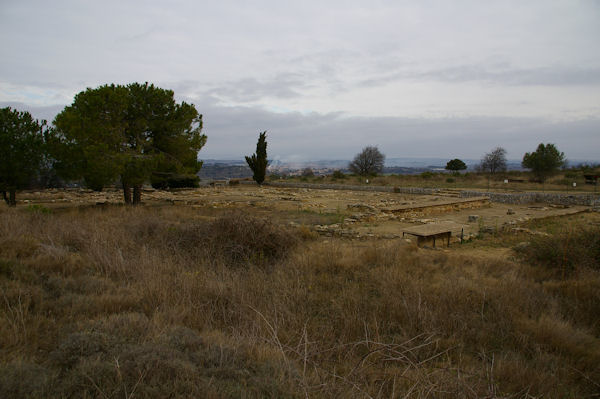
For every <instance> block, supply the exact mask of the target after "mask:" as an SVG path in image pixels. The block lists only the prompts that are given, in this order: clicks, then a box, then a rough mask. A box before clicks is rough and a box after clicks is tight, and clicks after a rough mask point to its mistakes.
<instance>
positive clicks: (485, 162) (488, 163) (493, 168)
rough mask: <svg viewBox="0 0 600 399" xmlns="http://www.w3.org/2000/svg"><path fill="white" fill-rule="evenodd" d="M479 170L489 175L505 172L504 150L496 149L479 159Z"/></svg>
mask: <svg viewBox="0 0 600 399" xmlns="http://www.w3.org/2000/svg"><path fill="white" fill-rule="evenodd" d="M479 169H480V170H481V171H482V172H487V173H489V174H490V175H493V174H494V173H497V172H504V171H505V170H506V150H505V149H504V148H502V147H496V148H494V149H493V150H492V152H489V153H487V154H485V155H484V156H483V158H482V159H481V163H480V164H479Z"/></svg>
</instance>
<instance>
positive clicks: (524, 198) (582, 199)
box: [249, 182, 600, 207]
mask: <svg viewBox="0 0 600 399" xmlns="http://www.w3.org/2000/svg"><path fill="white" fill-rule="evenodd" d="M249 183H250V184H254V182H249ZM267 184H268V185H269V186H273V187H288V188H310V189H316V190H351V191H380V192H387V193H394V192H395V193H401V194H416V195H436V194H440V193H442V192H444V191H445V190H444V189H439V188H421V187H392V186H363V185H361V186H357V185H349V184H311V183H290V182H269V183H267ZM459 194H460V197H461V198H470V197H481V196H485V197H489V198H490V201H492V202H500V203H503V204H532V203H536V202H541V203H547V204H556V205H583V206H592V207H600V194H596V195H595V194H560V193H534V192H525V193H494V192H481V191H469V190H463V191H460V192H459Z"/></svg>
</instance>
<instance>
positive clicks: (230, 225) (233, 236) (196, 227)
mask: <svg viewBox="0 0 600 399" xmlns="http://www.w3.org/2000/svg"><path fill="white" fill-rule="evenodd" d="M170 240H171V242H172V243H174V244H175V245H174V246H175V248H176V250H177V251H189V252H192V253H193V252H195V251H197V250H198V249H200V250H202V251H203V252H205V253H208V254H209V255H210V256H211V259H215V260H218V259H223V260H225V261H226V262H227V264H228V265H230V266H236V267H239V266H244V265H248V264H254V265H259V266H265V265H269V264H272V263H273V262H274V261H277V260H280V259H282V258H284V257H285V256H286V255H287V254H288V253H289V252H290V250H291V249H292V248H294V247H295V246H296V244H297V243H298V238H297V237H296V236H295V235H294V234H293V233H292V232H291V231H288V230H286V229H284V228H282V227H279V226H277V225H275V224H273V223H272V222H270V221H269V220H267V219H259V218H255V217H249V216H244V215H242V214H239V213H236V214H232V215H229V216H224V217H220V218H217V219H215V220H213V221H211V222H208V223H194V224H190V225H187V226H183V227H179V228H175V229H173V230H171V231H170Z"/></svg>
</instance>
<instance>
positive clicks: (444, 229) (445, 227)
mask: <svg viewBox="0 0 600 399" xmlns="http://www.w3.org/2000/svg"><path fill="white" fill-rule="evenodd" d="M453 228H456V225H454V224H452V225H450V224H447V223H431V224H423V225H420V226H415V227H408V228H405V229H403V230H402V237H404V235H405V234H410V235H413V236H416V237H417V245H419V246H422V245H424V244H425V243H427V242H429V241H433V246H434V247H435V241H436V239H437V240H442V242H444V241H445V242H447V246H450V237H451V236H452V229H453Z"/></svg>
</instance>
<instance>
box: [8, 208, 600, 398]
mask: <svg viewBox="0 0 600 399" xmlns="http://www.w3.org/2000/svg"><path fill="white" fill-rule="evenodd" d="M257 215H258V214H255V215H254V216H253V214H249V213H248V212H245V213H237V212H233V213H232V212H231V210H220V209H203V208H191V207H184V206H164V207H139V208H126V207H118V206H114V207H113V206H104V207H96V208H93V207H92V208H86V209H77V208H75V209H73V210H66V211H64V210H63V211H60V212H58V211H55V212H50V211H45V208H43V207H37V208H22V209H17V210H14V209H11V210H9V209H7V208H2V209H1V210H0V219H1V223H0V291H1V292H2V298H0V397H3V398H13V397H14V398H27V397H31V398H43V397H47V398H57V397H78V398H80V397H88V398H92V397H94V398H96V397H97V398H134V397H152V398H154V397H155V398H163V397H257V398H258V397H273V398H281V397H290V398H291V397H330V398H340V397H357V398H377V397H380V398H384V397H385V398H456V397H462V398H481V397H487V398H542V397H543V398H583V397H598V396H599V393H600V382H599V381H600V319H599V318H598V315H600V264H599V262H600V242H599V237H600V228H599V227H598V223H599V221H600V218H599V217H598V214H597V213H595V214H586V215H583V216H582V215H576V216H572V217H569V218H559V219H546V220H544V221H535V222H530V224H529V225H527V226H525V227H527V228H530V229H535V230H536V231H537V232H539V234H537V235H535V236H533V237H532V236H531V235H519V234H515V233H511V234H508V233H502V232H500V233H498V234H494V235H490V236H487V237H484V238H482V239H480V240H475V241H473V242H471V243H468V244H464V245H462V246H459V247H458V248H457V249H451V250H450V251H436V250H424V249H420V248H417V247H415V246H413V245H410V244H407V243H405V242H404V241H403V240H394V241H385V242H384V241H377V240H373V241H366V242H356V241H348V240H343V239H337V238H328V239H327V240H325V239H323V238H319V237H317V236H316V235H315V234H314V233H312V232H311V231H310V230H308V229H307V228H306V227H304V226H300V227H298V228H294V229H289V228H286V227H282V225H281V224H278V223H276V222H273V220H279V218H280V217H281V215H274V217H271V218H268V219H267V218H264V217H262V216H261V217H257ZM262 215H264V213H263V214H262ZM523 241H528V242H529V245H521V244H523ZM513 246H517V247H519V248H521V249H520V250H518V251H514V250H512V249H511V248H512V247H513ZM549 249H552V251H550V250H549Z"/></svg>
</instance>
